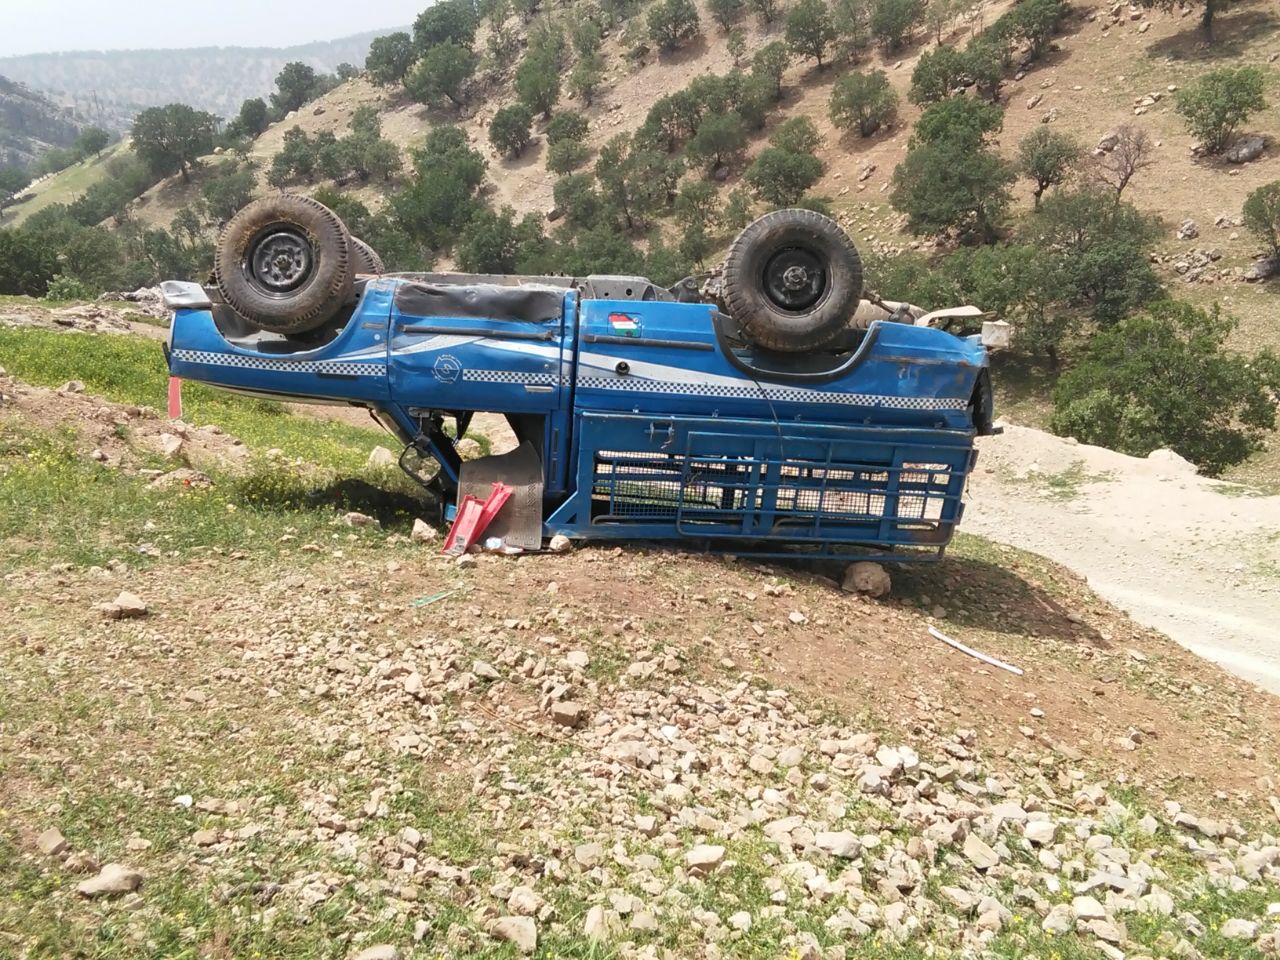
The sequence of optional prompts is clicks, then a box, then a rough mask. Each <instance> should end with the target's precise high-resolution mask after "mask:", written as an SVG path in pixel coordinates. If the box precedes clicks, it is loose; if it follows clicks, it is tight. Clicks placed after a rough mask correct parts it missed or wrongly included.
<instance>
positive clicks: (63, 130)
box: [0, 71, 82, 167]
mask: <svg viewBox="0 0 1280 960" xmlns="http://www.w3.org/2000/svg"><path fill="white" fill-rule="evenodd" d="M2 72H3V71H0V73H2ZM81 125H82V123H81V121H79V120H78V119H77V117H76V115H75V114H74V112H73V111H72V110H70V109H64V108H62V107H59V106H58V105H57V104H55V103H53V101H51V100H50V99H49V98H48V97H45V96H43V95H41V94H39V93H37V92H36V91H34V90H31V89H30V88H28V87H26V86H24V85H23V84H22V83H18V82H15V81H14V80H10V79H8V78H7V77H5V76H3V75H0V167H25V166H27V164H29V163H30V162H31V161H32V160H34V159H35V158H36V157H38V156H40V155H41V154H42V153H44V152H45V151H47V150H48V149H50V148H51V147H66V146H70V145H71V144H72V143H74V142H75V139H76V135H77V134H79V132H80V127H81Z"/></svg>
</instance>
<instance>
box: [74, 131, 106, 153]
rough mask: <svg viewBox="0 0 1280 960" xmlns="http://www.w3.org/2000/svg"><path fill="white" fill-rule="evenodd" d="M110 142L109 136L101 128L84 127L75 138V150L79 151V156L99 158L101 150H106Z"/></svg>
mask: <svg viewBox="0 0 1280 960" xmlns="http://www.w3.org/2000/svg"><path fill="white" fill-rule="evenodd" d="M110 142H111V134H109V133H107V131H105V130H103V129H102V128H101V127H86V128H85V129H83V130H81V131H80V136H78V137H76V149H77V150H78V151H80V154H81V156H85V157H87V156H89V155H90V154H93V156H95V157H96V156H99V155H100V154H101V153H102V151H103V150H105V149H106V148H107V144H109V143H110Z"/></svg>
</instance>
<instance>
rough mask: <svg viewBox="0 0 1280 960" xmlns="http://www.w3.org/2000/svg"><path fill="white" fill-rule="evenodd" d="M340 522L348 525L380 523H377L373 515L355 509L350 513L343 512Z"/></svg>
mask: <svg viewBox="0 0 1280 960" xmlns="http://www.w3.org/2000/svg"><path fill="white" fill-rule="evenodd" d="M342 522H343V523H344V524H345V525H346V526H348V527H378V526H381V524H380V523H378V521H377V520H376V519H375V518H374V517H371V516H369V515H368V514H367V513H360V512H359V511H356V510H352V511H351V512H350V513H345V514H343V516H342Z"/></svg>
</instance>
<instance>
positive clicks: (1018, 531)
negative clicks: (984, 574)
mask: <svg viewBox="0 0 1280 960" xmlns="http://www.w3.org/2000/svg"><path fill="white" fill-rule="evenodd" d="M980 445H981V454H980V459H979V464H978V469H977V471H976V472H975V474H974V475H973V478H972V480H971V481H970V491H969V503H968V508H967V511H966V515H965V519H964V524H963V528H964V529H965V530H967V531H968V532H970V533H976V534H979V535H981V536H984V537H988V538H990V539H992V540H996V541H998V542H1001V543H1006V544H1009V545H1011V546H1015V547H1018V548H1020V549H1023V550H1029V551H1032V552H1034V553H1038V554H1041V555H1043V556H1045V557H1048V558H1050V559H1052V560H1054V561H1056V562H1058V563H1061V564H1063V565H1064V566H1066V567H1068V568H1069V569H1071V570H1073V571H1075V572H1076V573H1078V574H1080V575H1081V576H1084V577H1086V578H1087V579H1088V581H1089V585H1090V587H1092V588H1093V589H1094V590H1095V591H1096V592H1097V593H1098V594H1099V595H1100V596H1102V597H1104V598H1105V599H1107V600H1109V601H1110V602H1112V603H1114V604H1116V605H1117V606H1119V607H1121V608H1122V609H1124V610H1126V611H1127V612H1128V613H1129V614H1130V615H1131V616H1132V617H1133V618H1134V619H1136V620H1138V621H1140V622H1141V623H1143V624H1146V625H1147V626H1151V627H1154V628H1156V629H1158V630H1160V631H1162V632H1164V633H1166V634H1167V635H1168V636H1169V637H1171V638H1172V639H1174V640H1176V641H1177V642H1178V643H1180V644H1182V645H1183V646H1184V647H1186V648H1188V649H1189V650H1191V651H1192V652H1194V653H1196V654H1198V655H1200V656H1202V657H1205V658H1206V659H1208V660H1212V661H1214V662H1215V663H1218V664H1219V665H1221V666H1222V667H1223V668H1224V669H1226V670H1229V671H1231V672H1232V673H1234V674H1236V675H1237V676H1240V677H1243V678H1245V679H1247V680H1251V681H1253V682H1254V683H1257V684H1259V685H1260V686H1262V687H1264V688H1265V689H1268V690H1270V691H1272V692H1280V625H1278V624H1277V617H1276V611H1277V609H1280V497H1275V496H1255V495H1252V493H1253V492H1252V491H1250V490H1249V489H1248V488H1245V487H1241V486H1239V485H1237V484H1231V483H1224V482H1222V481H1217V480H1210V479H1207V478H1204V477H1199V476H1196V474H1195V472H1194V468H1193V467H1191V466H1190V465H1189V464H1187V463H1185V461H1181V460H1180V459H1179V458H1177V457H1176V456H1165V455H1162V454H1159V453H1157V454H1153V455H1152V456H1151V457H1149V458H1147V459H1138V458H1134V457H1127V456H1125V455H1123V454H1119V453H1115V452H1114V451H1111V450H1105V449H1103V448H1101V447H1092V446H1088V445H1085V444H1076V443H1075V442H1073V441H1071V440H1069V439H1063V438H1061V437H1054V436H1052V435H1050V434H1047V433H1044V432H1042V431H1039V430H1032V429H1029V428H1026V427H1017V426H1009V427H1006V430H1005V433H1004V434H1003V435H1002V436H998V437H992V438H988V439H985V440H983V441H981V442H980Z"/></svg>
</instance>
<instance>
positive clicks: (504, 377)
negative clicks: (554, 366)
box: [462, 370, 566, 387]
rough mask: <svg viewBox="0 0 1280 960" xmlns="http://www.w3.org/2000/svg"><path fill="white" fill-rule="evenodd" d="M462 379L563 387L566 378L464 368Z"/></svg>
mask: <svg viewBox="0 0 1280 960" xmlns="http://www.w3.org/2000/svg"><path fill="white" fill-rule="evenodd" d="M462 379H463V380H467V381H471V382H473V383H520V384H524V385H525V386H550V387H562V386H564V385H565V383H566V380H565V378H564V377H561V376H559V375H557V374H554V373H522V372H520V371H519V370H463V371H462Z"/></svg>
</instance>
